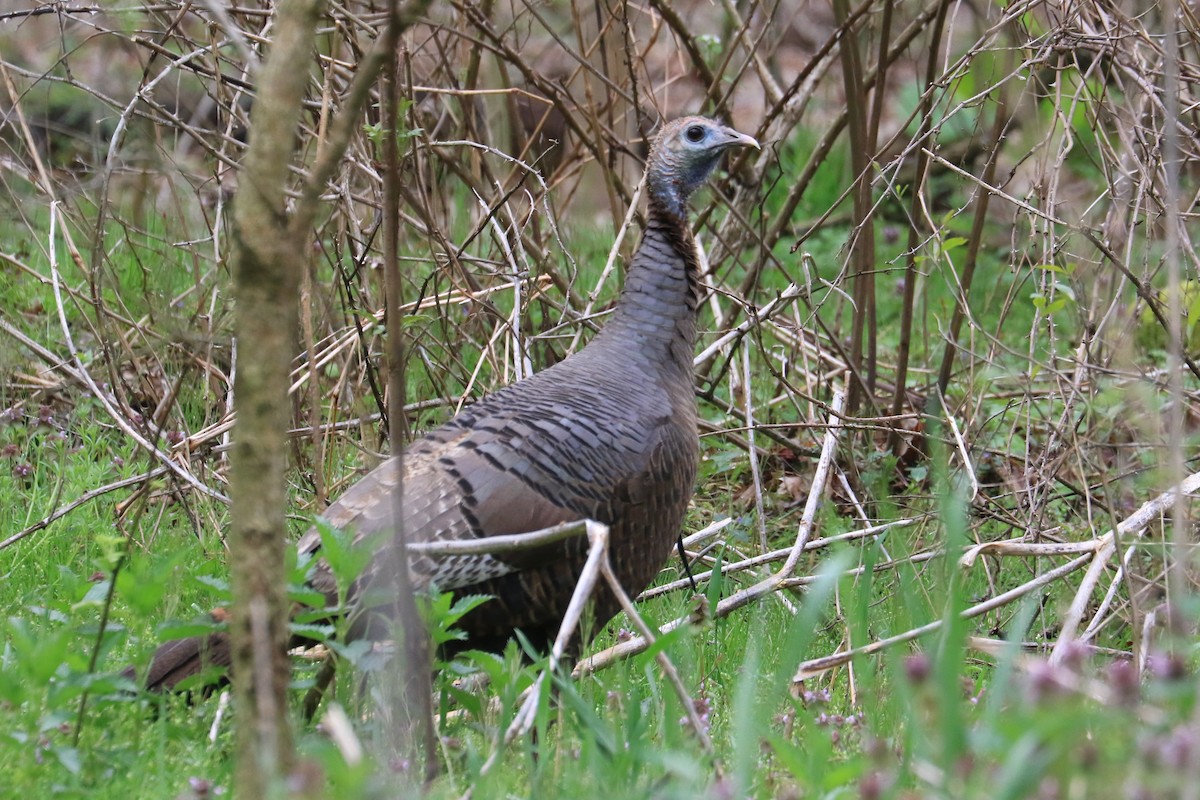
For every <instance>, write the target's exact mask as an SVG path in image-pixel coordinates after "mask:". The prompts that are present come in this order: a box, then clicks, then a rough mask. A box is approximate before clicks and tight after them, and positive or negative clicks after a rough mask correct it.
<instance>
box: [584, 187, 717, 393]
mask: <svg viewBox="0 0 1200 800" xmlns="http://www.w3.org/2000/svg"><path fill="white" fill-rule="evenodd" d="M699 305H700V263H699V259H698V257H697V255H696V241H695V239H694V238H693V237H692V230H691V227H690V226H689V225H688V221H687V210H686V207H680V208H678V210H676V209H675V208H672V207H670V204H669V203H665V202H663V201H662V200H660V199H659V198H657V197H656V195H655V194H654V193H651V195H650V205H649V213H648V214H647V220H646V231H645V233H643V234H642V241H641V243H639V244H638V248H637V251H636V252H635V253H634V254H633V258H632V259H631V260H630V262H629V269H628V271H627V272H626V275H625V286H624V288H623V289H622V290H621V297H620V299H619V300H618V301H617V307H616V310H615V311H614V312H613V316H612V319H610V320H609V321H608V323H607V324H606V325H605V326H604V330H603V331H601V333H600V334H599V335H598V336H597V337H596V340H595V342H594V343H593V346H600V347H601V348H603V347H604V344H603V343H612V344H614V345H617V344H619V346H620V347H621V348H622V349H623V350H625V352H627V353H629V354H631V355H632V354H634V353H639V354H640V355H641V357H642V358H650V359H653V360H655V361H657V362H658V364H661V365H663V366H669V367H674V368H676V369H678V370H679V371H682V372H686V373H687V374H688V375H689V381H688V384H687V385H689V386H690V385H691V381H690V376H691V373H692V359H693V357H694V355H695V349H696V309H697V308H698V307H699Z"/></svg>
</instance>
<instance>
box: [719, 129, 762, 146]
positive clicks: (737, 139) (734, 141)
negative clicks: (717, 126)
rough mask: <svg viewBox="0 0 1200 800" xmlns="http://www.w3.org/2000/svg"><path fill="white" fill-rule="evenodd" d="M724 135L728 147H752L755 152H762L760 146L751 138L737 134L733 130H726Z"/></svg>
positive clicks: (756, 140)
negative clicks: (727, 138) (726, 135)
mask: <svg viewBox="0 0 1200 800" xmlns="http://www.w3.org/2000/svg"><path fill="white" fill-rule="evenodd" d="M725 133H726V134H728V136H729V143H728V146H729V147H753V148H754V149H755V150H762V145H760V144H759V143H758V139H755V138H754V137H753V136H747V135H746V134H744V133H739V132H738V131H735V130H734V129H733V128H726V129H725Z"/></svg>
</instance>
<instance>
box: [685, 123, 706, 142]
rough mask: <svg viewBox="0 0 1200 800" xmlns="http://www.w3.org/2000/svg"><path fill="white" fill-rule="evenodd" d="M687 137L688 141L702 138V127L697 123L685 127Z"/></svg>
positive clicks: (696, 140)
mask: <svg viewBox="0 0 1200 800" xmlns="http://www.w3.org/2000/svg"><path fill="white" fill-rule="evenodd" d="M687 138H688V141H689V142H698V141H700V140H701V139H703V138H704V128H701V127H700V126H699V125H693V126H692V127H690V128H688V129H687Z"/></svg>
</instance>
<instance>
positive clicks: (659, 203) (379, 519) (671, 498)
mask: <svg viewBox="0 0 1200 800" xmlns="http://www.w3.org/2000/svg"><path fill="white" fill-rule="evenodd" d="M746 146H750V147H757V146H758V143H757V142H756V141H755V140H754V139H753V138H751V137H749V136H746V135H744V134H741V133H738V132H737V131H735V130H732V129H730V128H726V127H724V126H722V125H719V124H717V123H716V122H714V121H712V120H709V119H705V118H703V117H684V118H682V119H677V120H674V121H672V122H669V123H667V124H666V125H664V126H663V128H662V130H661V131H660V132H659V134H658V135H657V136H656V137H655V139H654V142H653V144H652V145H651V148H650V155H649V158H648V161H647V183H646V187H647V195H648V198H649V213H648V217H647V227H646V231H645V233H644V235H643V237H642V241H641V244H640V245H639V246H638V249H637V252H636V253H635V254H634V256H633V259H632V261H631V262H630V264H629V269H628V273H627V277H626V279H625V286H624V289H623V291H622V293H621V296H620V299H619V300H618V302H617V304H616V308H615V309H614V311H613V313H612V317H611V319H609V321H608V323H607V324H606V325H605V326H604V329H603V330H602V331H601V332H600V333H599V334H597V336H596V337H595V339H594V340H593V341H592V342H591V343H590V344H588V345H587V346H586V347H584V348H583V349H582V350H581V351H580V352H578V353H576V354H575V355H573V356H571V357H570V358H567V359H565V360H564V361H562V362H561V363H559V364H557V365H555V366H554V367H552V368H550V369H547V370H545V371H543V372H540V373H538V374H536V375H534V376H532V377H530V378H527V379H525V380H523V381H519V382H517V383H515V384H513V385H511V386H509V387H507V388H505V389H503V390H501V391H499V392H496V393H495V394H492V395H490V396H488V397H485V398H484V399H482V400H480V401H479V402H477V403H475V404H474V405H472V406H470V407H469V408H467V409H466V410H464V411H463V412H462V413H461V414H459V415H458V416H457V417H455V418H454V419H452V420H450V421H449V422H447V423H446V424H445V425H443V426H441V427H440V428H437V429H436V430H434V431H431V432H430V433H427V434H426V435H425V436H423V437H422V438H421V439H419V440H418V441H416V442H414V443H413V444H412V445H411V446H410V447H409V448H408V449H407V450H406V451H405V452H404V454H403V456H401V457H400V458H399V459H397V458H390V459H388V460H387V461H385V462H384V463H383V464H381V465H380V466H378V467H377V468H375V469H374V470H373V471H372V472H371V473H370V474H368V475H366V476H365V477H364V478H363V479H362V480H360V481H358V483H356V484H355V485H354V486H353V487H351V488H350V490H349V491H347V492H346V493H345V494H344V495H343V496H342V497H341V499H339V500H338V501H337V502H336V503H334V504H332V505H331V506H329V508H327V509H326V510H325V513H324V514H323V516H324V518H325V519H326V520H328V521H329V522H330V523H331V524H332V525H333V526H335V527H337V528H341V529H344V530H350V531H353V532H354V534H355V535H356V536H357V537H358V538H360V539H361V538H363V537H374V536H376V535H377V534H379V533H380V532H388V531H391V530H393V529H394V524H395V519H394V512H395V505H396V504H395V503H394V502H393V501H392V497H393V494H392V493H393V492H394V491H395V489H396V483H397V479H398V475H397V469H396V466H397V464H398V463H402V464H403V467H404V489H403V516H404V525H405V531H406V532H407V535H408V536H409V538H410V541H437V540H452V539H470V538H483V537H488V536H495V535H499V534H510V533H522V532H525V531H532V530H537V529H540V528H546V527H549V526H552V525H555V524H558V523H562V522H569V521H574V520H579V519H584V518H592V519H595V520H598V521H600V522H603V523H606V524H607V525H609V526H610V557H611V559H612V564H613V569H614V570H615V572H616V574H617V576H618V577H619V578H620V580H621V583H622V585H623V586H624V587H625V589H626V590H627V591H628V592H630V593H631V594H636V593H637V592H640V591H641V590H642V589H643V588H645V586H646V585H647V584H648V583H649V582H650V581H651V580H652V579H653V578H654V576H655V574H656V573H657V572H658V570H659V569H660V568H661V566H662V564H663V563H664V561H665V560H666V559H667V556H668V555H669V553H670V550H671V547H672V545H673V543H674V542H675V539H676V536H677V535H678V532H679V530H680V526H681V525H682V522H683V516H684V512H685V510H686V508H687V504H688V501H689V499H690V498H691V495H692V483H693V481H694V479H695V474H696V462H697V459H698V451H699V444H698V440H697V434H696V405H695V398H694V395H693V376H692V357H693V352H694V347H695V339H696V308H697V305H698V303H699V300H700V285H699V272H698V263H697V255H696V245H695V241H694V240H693V238H692V233H691V229H690V227H689V225H688V220H687V202H688V198H689V197H690V196H691V195H692V193H693V192H694V191H695V190H696V189H698V188H699V187H700V186H701V185H702V184H703V183H704V182H705V181H706V180H707V178H708V176H709V175H710V173H711V172H712V171H713V169H714V168H715V167H716V165H717V163H718V161H719V160H720V157H721V154H722V153H724V152H725V151H726V150H728V149H729V148H731V147H746ZM320 546H321V541H320V537H319V535H318V534H317V532H316V530H315V529H314V530H310V531H309V532H308V533H307V534H305V535H304V537H302V538H301V539H300V541H299V543H298V544H297V547H298V549H299V550H300V552H301V553H315V552H316V551H317V550H318V549H319V548H320ZM587 546H588V545H587V541H586V537H576V538H573V539H569V540H566V541H564V542H561V543H559V544H556V545H552V546H548V547H546V548H544V549H542V550H539V551H537V552H532V553H524V554H521V555H512V556H510V555H505V556H484V557H478V556H472V557H467V556H458V557H454V558H447V559H440V560H437V561H434V560H431V559H428V558H419V559H416V560H415V561H414V562H413V564H412V571H413V578H414V581H415V583H416V584H417V586H418V587H421V586H428V585H429V584H430V583H431V582H432V583H436V585H437V586H438V588H440V589H442V590H451V591H454V592H462V593H470V594H484V595H490V596H491V597H492V598H493V599H491V600H489V601H488V602H486V603H484V604H483V605H481V606H479V607H478V608H476V609H475V610H473V611H472V612H470V613H469V614H467V615H466V616H465V617H464V618H463V619H462V620H461V622H460V626H461V628H462V629H463V630H464V631H465V633H466V634H467V642H466V643H467V644H468V645H469V646H470V647H474V648H480V649H492V650H499V649H502V648H503V647H504V644H505V643H506V642H507V641H508V640H509V639H510V638H511V637H512V635H513V632H514V631H516V630H521V631H523V632H524V634H525V635H526V636H527V637H528V638H529V640H530V641H531V642H533V643H534V644H546V643H549V642H551V641H553V639H554V637H555V635H556V633H557V630H558V625H559V622H560V621H561V619H562V616H563V613H564V611H565V610H566V606H567V602H568V601H569V599H570V597H571V593H572V592H573V590H574V588H575V584H576V581H577V579H578V577H579V573H580V570H581V568H582V565H583V561H584V558H585V556H586V553H587ZM366 578H367V580H369V578H370V576H369V575H368V576H366ZM310 581H311V584H312V586H313V587H314V588H316V589H318V590H319V591H321V592H323V593H324V594H326V595H327V596H328V597H329V598H331V600H332V599H333V598H335V597H336V587H335V584H334V578H333V576H332V574H331V572H330V570H329V569H328V566H327V565H325V564H324V563H323V562H319V564H318V567H317V568H316V570H315V571H314V573H313V574H312V577H311V579H310ZM593 608H594V617H595V622H596V624H597V625H603V624H604V623H605V622H607V621H608V620H609V619H610V618H612V616H613V615H615V614H616V612H617V610H618V607H617V603H616V600H615V598H613V597H612V595H611V593H609V592H607V591H603V590H602V591H600V592H598V594H597V596H596V597H595V598H594V599H593ZM229 659H230V655H229V647H228V641H227V640H226V639H225V636H224V635H223V634H215V635H212V636H208V637H204V638H200V637H197V638H192V639H182V640H178V641H174V642H168V643H166V644H164V645H163V646H162V647H160V648H159V650H158V652H157V653H156V654H155V656H154V660H153V662H152V663H151V665H150V668H149V671H148V674H147V677H146V685H147V686H148V688H151V689H170V688H173V687H174V686H175V684H176V683H178V682H179V681H180V680H182V679H184V678H186V677H188V676H190V675H193V674H195V673H197V672H198V671H199V670H200V669H201V668H202V667H203V666H204V665H206V664H220V665H227V664H228V663H229Z"/></svg>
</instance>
